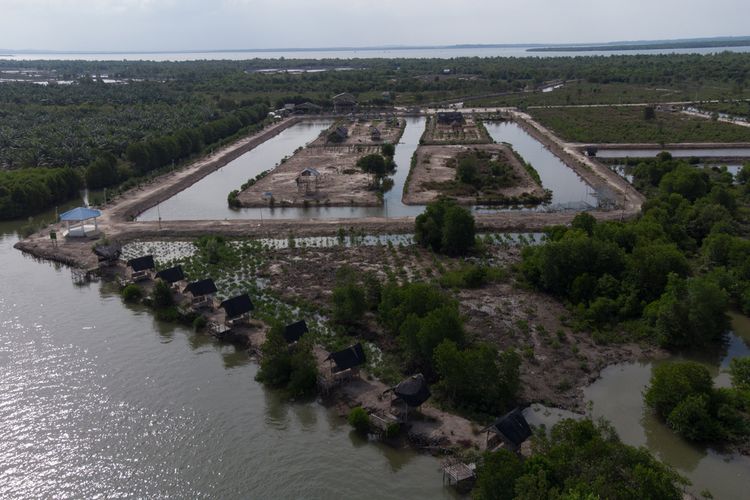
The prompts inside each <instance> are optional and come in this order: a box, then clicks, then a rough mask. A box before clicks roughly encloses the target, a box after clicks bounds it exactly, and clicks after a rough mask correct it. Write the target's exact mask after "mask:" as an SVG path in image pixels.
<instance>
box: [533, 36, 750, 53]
mask: <svg viewBox="0 0 750 500" xmlns="http://www.w3.org/2000/svg"><path fill="white" fill-rule="evenodd" d="M714 47H750V38H745V39H740V40H684V41H683V40H680V41H674V42H655V43H631V44H606V45H565V46H562V45H560V46H550V47H529V48H528V49H526V50H527V52H603V51H617V50H664V49H710V48H714Z"/></svg>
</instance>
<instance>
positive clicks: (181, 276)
mask: <svg viewBox="0 0 750 500" xmlns="http://www.w3.org/2000/svg"><path fill="white" fill-rule="evenodd" d="M156 277H157V278H159V279H160V280H162V281H164V282H165V283H168V284H169V285H170V286H171V287H172V288H173V289H175V290H179V288H180V284H181V283H182V282H183V281H185V273H183V272H182V266H174V267H170V268H169V269H162V270H161V271H159V272H158V273H156Z"/></svg>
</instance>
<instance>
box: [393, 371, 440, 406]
mask: <svg viewBox="0 0 750 500" xmlns="http://www.w3.org/2000/svg"><path fill="white" fill-rule="evenodd" d="M392 390H393V394H394V395H395V396H396V397H398V398H399V399H401V400H402V401H403V402H404V403H406V404H407V405H408V406H410V407H412V408H417V407H419V406H422V403H424V402H425V401H427V400H428V399H429V398H430V396H432V393H431V392H430V388H429V387H428V386H427V381H426V380H425V379H424V375H422V374H421V373H417V374H416V375H412V376H411V377H409V378H407V379H405V380H402V381H401V382H400V383H399V384H398V385H397V386H396V387H393V389H392Z"/></svg>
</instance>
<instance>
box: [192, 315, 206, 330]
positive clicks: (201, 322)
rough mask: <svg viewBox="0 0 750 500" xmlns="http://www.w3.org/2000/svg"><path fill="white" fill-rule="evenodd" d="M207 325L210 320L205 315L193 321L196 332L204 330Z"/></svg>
mask: <svg viewBox="0 0 750 500" xmlns="http://www.w3.org/2000/svg"><path fill="white" fill-rule="evenodd" d="M206 325H208V320H207V319H206V317H205V316H203V315H201V316H198V317H197V318H195V319H194V320H193V330H195V331H196V332H200V331H202V330H204V329H205V328H206Z"/></svg>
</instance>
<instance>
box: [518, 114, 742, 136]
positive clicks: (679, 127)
mask: <svg viewBox="0 0 750 500" xmlns="http://www.w3.org/2000/svg"><path fill="white" fill-rule="evenodd" d="M530 113H531V115H532V116H533V117H534V118H535V119H536V120H538V121H539V122H540V123H541V124H542V125H544V126H545V127H547V128H549V129H551V130H552V131H553V132H555V133H556V134H558V135H559V136H560V137H562V138H563V139H565V140H567V141H573V142H584V143H628V142H640V143H652V144H666V143H677V142H719V143H727V142H748V141H750V129H748V128H747V127H740V126H737V125H732V124H730V123H724V122H717V121H712V120H707V119H705V118H699V117H694V116H688V115H685V114H683V113H678V112H668V111H667V112H661V111H657V112H656V117H655V118H654V119H651V120H646V119H645V118H644V108H643V107H616V106H608V107H590V108H585V107H584V108H580V107H563V108H534V109H533V110H530Z"/></svg>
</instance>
